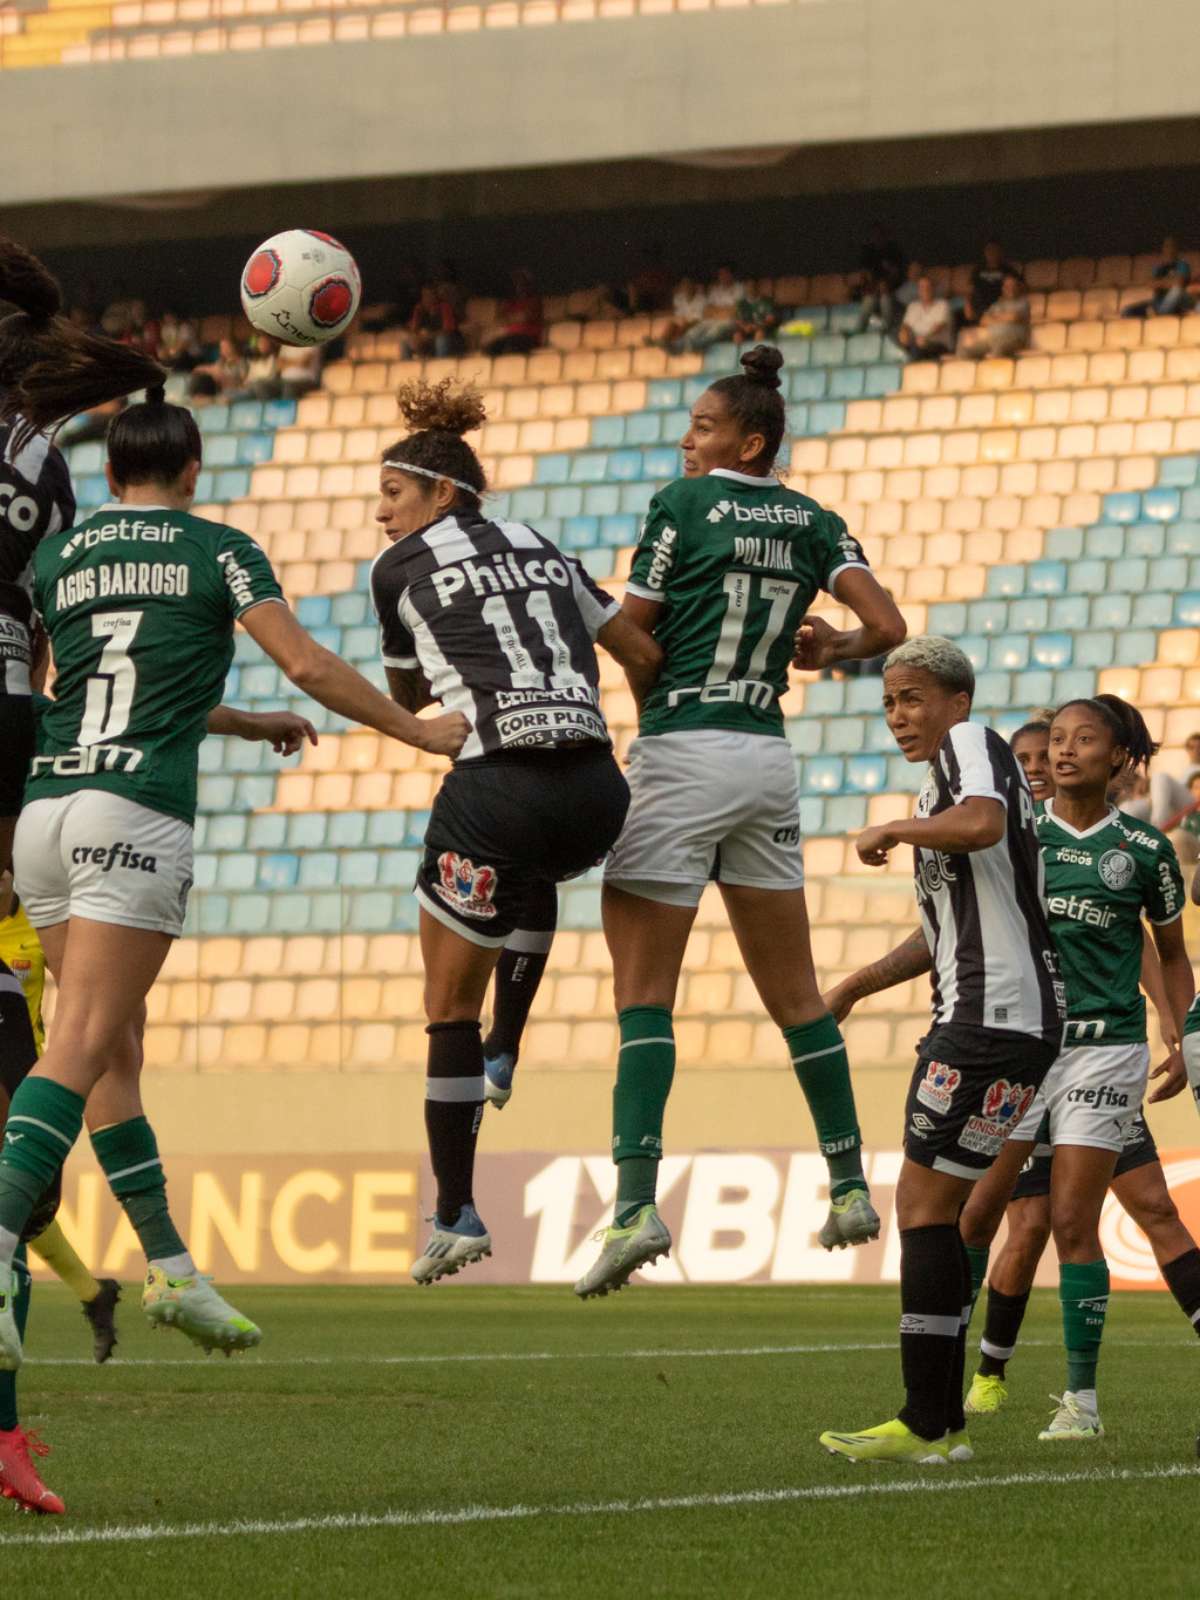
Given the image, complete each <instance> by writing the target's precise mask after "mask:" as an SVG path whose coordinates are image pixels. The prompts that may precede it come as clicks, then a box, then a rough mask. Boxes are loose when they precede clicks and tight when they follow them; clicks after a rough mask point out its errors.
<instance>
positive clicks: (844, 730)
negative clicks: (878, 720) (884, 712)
mask: <svg viewBox="0 0 1200 1600" xmlns="http://www.w3.org/2000/svg"><path fill="white" fill-rule="evenodd" d="M875 709H876V710H878V706H876V707H875ZM865 743H866V736H865V732H864V728H863V718H862V717H852V716H841V717H831V718H830V720H829V721H828V722H827V723H826V724H825V740H824V744H823V746H822V748H823V749H824V750H825V751H826V752H827V753H828V754H829V755H831V756H832V755H839V756H845V755H852V754H854V753H855V752H856V751H859V750H861V749H862V748H863V745H864V744H865Z"/></svg>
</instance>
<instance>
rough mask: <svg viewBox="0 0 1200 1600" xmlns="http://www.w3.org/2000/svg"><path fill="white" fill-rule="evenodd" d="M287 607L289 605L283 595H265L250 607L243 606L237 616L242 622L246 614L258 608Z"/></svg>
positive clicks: (252, 602) (252, 601)
mask: <svg viewBox="0 0 1200 1600" xmlns="http://www.w3.org/2000/svg"><path fill="white" fill-rule="evenodd" d="M286 605H287V601H286V600H285V599H284V597H283V596H282V595H281V594H264V595H261V596H260V597H259V598H258V599H257V600H251V602H250V604H249V605H248V606H243V607H242V609H241V610H240V611H239V612H238V614H237V615H238V621H239V622H240V621H241V619H242V618H243V617H244V616H245V615H246V613H247V612H248V611H254V610H255V609H256V608H257V607H258V606H286Z"/></svg>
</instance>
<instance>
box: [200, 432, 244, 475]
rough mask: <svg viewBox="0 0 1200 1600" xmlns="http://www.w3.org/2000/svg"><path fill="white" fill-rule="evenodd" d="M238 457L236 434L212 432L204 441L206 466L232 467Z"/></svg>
mask: <svg viewBox="0 0 1200 1600" xmlns="http://www.w3.org/2000/svg"><path fill="white" fill-rule="evenodd" d="M237 458H238V435H237V434H236V433H214V434H210V435H209V437H208V438H207V439H206V440H205V441H204V465H205V466H206V467H213V468H215V467H232V466H233V465H234V464H235V462H236V461H237Z"/></svg>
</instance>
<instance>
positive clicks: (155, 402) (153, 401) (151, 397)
mask: <svg viewBox="0 0 1200 1600" xmlns="http://www.w3.org/2000/svg"><path fill="white" fill-rule="evenodd" d="M166 403H167V390H166V385H165V384H161V383H152V384H151V385H150V387H149V388H148V389H147V390H146V404H147V405H148V406H165V405H166Z"/></svg>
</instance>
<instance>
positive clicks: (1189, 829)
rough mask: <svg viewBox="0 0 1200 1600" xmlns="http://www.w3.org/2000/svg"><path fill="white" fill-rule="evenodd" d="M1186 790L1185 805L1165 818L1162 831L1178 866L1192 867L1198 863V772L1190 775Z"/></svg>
mask: <svg viewBox="0 0 1200 1600" xmlns="http://www.w3.org/2000/svg"><path fill="white" fill-rule="evenodd" d="M1187 788H1188V800H1187V804H1186V805H1185V806H1184V807H1183V808H1182V809H1181V810H1179V811H1177V812H1176V813H1175V815H1174V816H1173V817H1168V818H1167V820H1166V821H1165V822H1164V823H1163V826H1162V831H1163V832H1164V833H1165V834H1166V836H1167V838H1168V839H1170V841H1171V843H1172V844H1173V845H1174V846H1175V854H1176V855H1177V856H1178V857H1179V862H1180V865H1181V866H1184V867H1194V866H1195V865H1196V863H1197V862H1198V861H1200V771H1196V772H1193V773H1192V774H1191V776H1190V777H1189V778H1188V781H1187Z"/></svg>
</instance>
